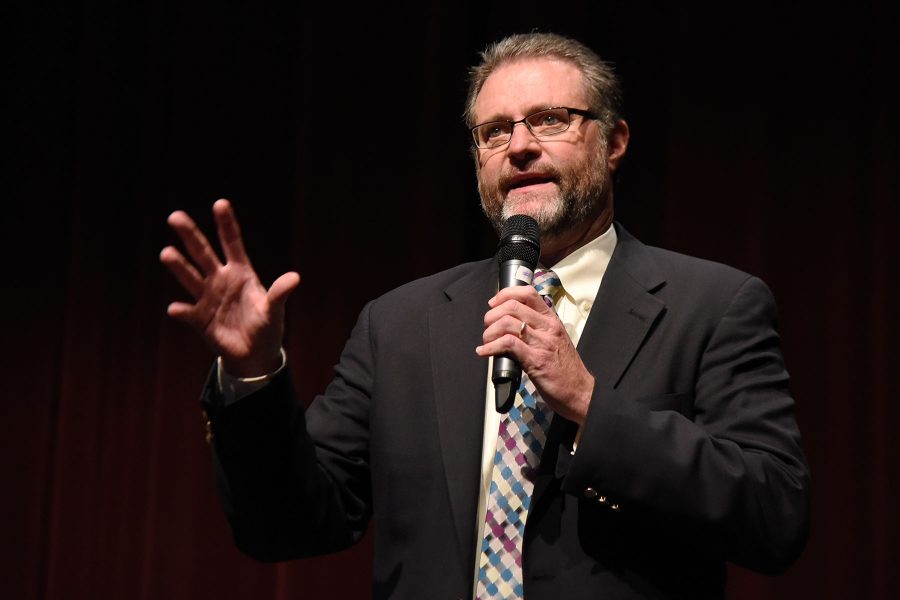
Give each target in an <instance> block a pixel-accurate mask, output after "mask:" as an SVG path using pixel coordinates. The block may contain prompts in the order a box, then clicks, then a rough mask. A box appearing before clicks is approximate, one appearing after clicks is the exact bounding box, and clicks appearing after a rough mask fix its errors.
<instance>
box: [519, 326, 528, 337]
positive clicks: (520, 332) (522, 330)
mask: <svg viewBox="0 0 900 600" xmlns="http://www.w3.org/2000/svg"><path fill="white" fill-rule="evenodd" d="M526 326H527V323H525V321H522V326H521V327H519V339H520V340H521V339H522V334H523V333H525V327H526Z"/></svg>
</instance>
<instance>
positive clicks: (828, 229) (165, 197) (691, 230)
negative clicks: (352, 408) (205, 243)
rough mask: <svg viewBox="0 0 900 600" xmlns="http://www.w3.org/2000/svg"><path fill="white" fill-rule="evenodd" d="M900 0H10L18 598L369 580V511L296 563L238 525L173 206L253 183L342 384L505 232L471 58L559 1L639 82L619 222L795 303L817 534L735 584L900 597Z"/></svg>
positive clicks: (271, 590)
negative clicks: (375, 310) (430, 277)
mask: <svg viewBox="0 0 900 600" xmlns="http://www.w3.org/2000/svg"><path fill="white" fill-rule="evenodd" d="M891 6H892V3H889V2H878V1H869V2H853V3H850V2H847V3H846V4H828V3H821V2H812V1H803V2H793V3H792V2H782V3H774V2H755V3H739V2H736V3H724V2H723V3H719V4H709V5H698V4H675V3H664V2H660V3H647V2H631V3H627V2H613V3H602V2H583V1H569V2H564V3H563V2H516V3H510V4H499V3H498V4H486V3H480V2H466V1H460V2H455V3H452V4H451V3H438V2H432V1H423V2H420V3H418V4H416V5H411V6H408V7H403V8H399V7H391V6H388V5H386V4H379V5H377V6H372V5H369V6H368V7H364V8H359V7H351V6H350V5H349V4H344V3H339V2H326V3H319V4H308V5H304V6H300V5H299V4H297V5H293V6H290V7H288V6H286V5H280V4H271V3H267V2H256V3H253V4H252V6H251V5H250V4H249V3H247V4H243V3H237V2H220V1H216V2H213V1H210V0H207V1H201V2H186V1H183V0H182V1H175V0H160V1H158V2H152V3H144V4H134V3H122V2H99V1H96V2H95V1H82V2H43V3H39V2H27V3H26V2H22V3H19V4H6V5H5V7H4V8H3V9H2V10H3V12H4V15H5V16H4V18H3V21H4V23H5V24H6V26H7V27H6V28H7V30H8V31H7V33H6V34H5V35H4V36H3V37H4V41H3V43H4V48H5V49H4V52H3V55H4V62H5V65H4V67H5V68H4V71H5V73H6V75H5V77H4V80H5V87H6V88H7V92H6V94H5V96H6V98H7V101H8V102H7V107H6V110H5V115H4V117H5V118H4V131H5V133H4V135H3V139H4V142H5V144H4V145H6V146H7V158H6V159H4V161H3V180H4V190H5V191H4V193H3V199H2V200H3V204H2V205H3V210H2V229H3V230H2V240H3V245H4V247H3V248H2V254H0V256H2V257H3V259H4V260H3V267H4V269H3V275H4V277H3V278H2V281H3V293H2V297H3V306H4V309H3V315H4V317H5V319H4V322H5V324H4V328H3V330H4V333H3V344H2V346H0V347H2V348H3V352H4V356H3V359H2V363H0V364H2V365H3V369H4V373H3V375H2V382H3V383H2V387H3V388H4V398H3V400H2V402H0V406H2V412H0V427H2V431H0V439H2V440H3V451H2V453H0V456H2V463H0V467H2V472H0V475H2V482H3V483H2V493H0V511H2V513H0V514H2V515H3V522H4V523H3V532H2V537H0V540H2V541H0V544H2V549H3V555H2V557H0V565H2V566H0V569H2V572H0V595H2V596H3V597H5V598H41V599H44V598H47V599H51V598H52V599H57V598H65V599H80V598H85V599H87V598H90V599H104V598H135V599H139V598H146V599H155V598H166V599H188V598H190V599H193V598H205V597H219V598H241V599H243V598H246V599H249V598H254V599H257V598H261V599H267V598H271V599H288V598H290V599H295V598H324V597H327V598H365V597H367V596H368V594H369V591H368V590H369V577H370V566H369V562H370V551H371V542H370V540H369V539H367V540H366V541H365V542H363V543H362V544H361V545H360V546H359V547H357V548H355V549H353V550H350V551H348V552H346V553H343V554H341V555H338V556H333V557H325V558H320V559H315V560H309V561H304V562H293V563H286V564H281V565H277V566H275V565H262V564H258V563H256V562H254V561H252V560H251V559H249V558H246V557H243V556H241V555H240V554H239V553H238V552H237V551H236V550H235V549H234V547H233V545H232V543H231V540H230V534H229V532H228V529H227V525H226V523H225V520H224V517H223V515H222V514H221V512H220V510H219V507H218V505H217V502H216V499H215V496H214V491H213V485H212V473H211V468H210V462H209V457H208V452H207V448H206V446H205V444H204V442H203V423H202V420H201V417H200V410H199V405H198V402H197V396H198V393H199V390H200V386H201V384H202V382H203V379H204V376H205V373H206V370H207V369H208V367H209V364H210V362H211V358H212V357H211V355H210V353H209V352H208V350H206V349H205V348H204V347H203V346H202V344H201V342H200V341H198V339H197V338H196V337H195V336H194V334H193V333H192V332H190V331H189V330H187V329H186V328H185V327H183V326H181V325H179V324H177V323H174V322H171V321H170V320H168V319H167V318H166V316H165V306H166V304H167V303H168V302H169V301H171V300H173V299H180V298H184V294H183V293H182V292H181V291H180V290H179V289H178V287H177V285H176V284H175V282H174V281H173V280H172V279H171V277H169V276H168V274H167V273H166V272H164V270H163V269H162V268H161V267H160V265H159V264H158V261H157V254H158V252H159V250H160V249H161V248H162V247H163V246H164V245H166V244H168V243H171V242H172V236H171V235H170V233H169V232H168V231H167V229H166V227H165V218H166V215H167V214H168V213H170V212H171V211H172V210H174V209H176V208H182V209H186V210H188V211H189V212H190V213H191V214H192V215H194V216H195V217H197V219H198V220H199V221H200V222H201V224H202V225H203V227H204V228H206V230H207V231H210V230H211V218H210V213H209V207H210V205H211V204H212V202H213V201H214V200H215V199H216V198H219V197H228V198H231V199H232V200H233V201H234V204H235V206H236V209H237V212H238V216H239V218H240V219H241V221H242V223H243V226H244V230H245V234H246V243H247V246H248V248H249V251H250V253H251V256H252V257H253V258H254V262H255V264H256V266H257V268H258V270H259V272H260V274H261V276H262V278H263V280H264V281H265V282H271V281H272V280H273V279H274V278H275V277H277V276H278V275H279V274H280V273H282V272H284V271H286V270H289V269H296V270H299V271H300V272H301V273H302V275H303V283H302V284H301V288H300V290H299V292H298V293H297V294H296V295H295V296H294V297H293V299H292V300H291V302H290V304H289V334H288V339H287V343H286V346H287V349H288V353H289V356H290V357H291V360H292V363H293V364H294V365H295V370H296V373H297V380H298V381H297V384H298V386H299V387H300V389H301V390H302V391H303V392H304V393H305V394H307V395H311V394H313V393H315V392H316V391H318V390H321V389H322V388H323V387H324V384H325V383H326V382H327V380H328V379H329V377H330V367H331V365H332V364H333V363H334V362H335V361H336V359H337V356H338V353H339V352H340V349H341V347H342V345H343V342H344V339H345V338H346V336H347V334H348V333H349V330H350V327H351V325H352V323H353V321H354V320H355V317H356V314H357V312H358V310H359V309H360V308H361V307H362V305H363V304H364V302H365V301H366V300H368V299H370V298H372V297H374V296H376V295H378V294H380V293H382V292H383V291H385V290H387V289H389V288H391V287H394V286H396V285H398V284H400V283H402V282H404V281H407V280H409V279H412V278H415V277H419V276H422V275H425V274H428V273H432V272H434V271H437V270H440V269H442V268H445V267H449V266H451V265H454V264H457V263H459V262H460V261H464V260H472V259H478V258H483V257H485V256H488V255H490V254H491V253H492V248H493V245H494V243H495V238H494V237H493V233H492V232H491V231H490V229H489V227H488V226H487V224H486V222H485V221H484V219H483V217H482V216H481V215H480V209H479V206H478V199H477V194H476V190H475V184H474V176H473V166H472V164H471V160H470V158H469V156H468V149H467V145H466V144H467V132H466V131H465V128H464V127H463V125H462V123H461V119H460V114H461V112H462V106H463V99H464V93H465V86H464V78H465V74H466V69H467V66H468V65H470V64H472V63H473V62H475V61H476V59H477V55H476V53H477V51H478V50H479V49H480V48H482V47H483V46H484V45H485V44H486V43H487V42H489V41H491V40H494V39H496V38H498V37H500V36H502V35H505V34H508V33H513V32H518V31H528V30H530V29H532V28H534V27H538V28H540V29H541V30H544V31H547V30H550V31H556V32H560V33H565V34H569V35H573V36H575V37H577V38H580V39H581V40H583V41H585V42H586V43H588V44H589V45H591V46H592V47H593V48H595V49H596V50H597V51H598V52H599V53H600V54H601V55H602V56H604V57H605V58H606V59H608V60H610V61H613V62H614V63H615V65H616V67H617V70H618V72H619V73H620V75H621V77H622V79H623V81H624V85H625V90H626V111H627V118H628V120H629V122H630V124H631V130H632V133H633V137H632V140H631V148H630V151H629V156H628V159H627V161H626V164H625V167H624V169H623V170H622V172H621V174H620V176H619V181H618V186H617V190H616V200H617V215H618V217H619V219H620V220H621V221H622V222H623V223H624V224H625V225H626V226H627V227H628V228H629V229H630V230H631V231H632V233H634V234H636V235H637V236H638V237H640V238H641V239H643V240H644V241H645V242H647V243H650V244H654V245H661V246H665V247H668V248H671V249H674V250H678V251H681V252H685V253H689V254H694V255H698V256H702V257H705V258H709V259H712V260H717V261H722V262H726V263H730V264H732V265H735V266H737V267H739V268H742V269H744V270H747V271H750V272H752V273H754V274H756V275H759V276H760V277H762V278H763V279H764V280H765V281H766V282H767V283H769V285H770V286H771V287H772V289H773V290H774V292H775V295H776V298H777V299H778V301H779V306H780V314H781V333H782V337H783V347H784V352H785V355H786V358H787V363H788V367H789V369H790V371H791V374H792V378H793V379H792V389H793V391H794V394H795V396H796V399H797V412H798V420H799V422H800V426H801V430H802V432H803V435H804V447H805V449H806V451H807V453H808V456H809V460H810V463H811V467H812V472H813V478H814V479H813V481H814V489H813V492H814V494H813V527H812V536H811V538H810V541H809V544H808V546H807V549H806V551H805V553H804V554H803V556H802V558H801V559H800V561H799V562H798V564H797V565H796V566H795V567H794V568H793V569H792V570H791V571H789V572H788V573H787V574H786V575H784V576H781V577H777V578H767V577H761V576H757V575H753V574H750V573H747V572H745V571H743V570H740V569H737V568H735V569H733V571H732V577H731V581H730V583H729V589H730V592H731V597H733V598H738V599H751V598H754V599H755V598H771V599H775V598H782V599H786V598H796V597H801V596H802V597H813V598H834V599H838V598H850V597H858V598H889V597H895V596H893V594H894V593H896V592H897V589H898V587H900V586H898V574H897V565H898V563H900V541H898V534H900V530H898V517H897V511H896V506H897V505H898V504H900V489H898V482H897V471H898V464H900V461H898V459H900V442H898V440H897V439H896V438H895V436H894V435H893V434H894V428H895V426H896V425H895V423H896V422H897V420H898V417H900V414H898V412H900V410H898V402H897V400H898V393H897V391H896V385H895V384H894V380H895V375H892V373H894V374H895V370H896V365H897V359H898V352H897V349H896V343H897V339H898V334H900V331H898V329H900V318H898V315H897V310H896V309H895V308H894V300H895V298H897V291H898V290H897V273H896V271H897V267H896V265H897V264H898V260H897V259H898V250H897V245H896V243H895V242H894V239H893V238H894V234H895V233H896V232H897V230H898V225H900V218H898V217H900V214H898V212H900V211H898V204H897V201H898V199H900V195H898V190H900V186H898V175H897V167H896V165H897V162H898V159H900V127H898V117H897V107H898V106H900V95H898V87H897V72H898V69H900V61H898V51H897V39H898V35H897V30H898V29H897V23H896V20H895V18H894V17H895V16H896V15H895V14H893V12H894V11H893V8H891ZM347 271H351V272H352V277H336V276H335V274H336V273H342V272H347ZM347 281H352V283H347ZM436 584H437V585H439V582H436ZM892 592H893V593H892ZM436 594H438V590H437V589H436Z"/></svg>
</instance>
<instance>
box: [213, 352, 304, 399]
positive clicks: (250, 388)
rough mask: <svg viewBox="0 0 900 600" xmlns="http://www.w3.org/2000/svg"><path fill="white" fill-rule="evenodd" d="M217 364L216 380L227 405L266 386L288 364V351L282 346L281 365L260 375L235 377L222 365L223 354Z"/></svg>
mask: <svg viewBox="0 0 900 600" xmlns="http://www.w3.org/2000/svg"><path fill="white" fill-rule="evenodd" d="M216 365H217V369H216V371H217V374H216V381H217V383H218V385H219V392H220V393H221V394H222V399H223V400H224V401H225V406H228V405H230V404H234V403H235V402H237V401H238V400H240V399H241V398H246V397H247V396H249V395H250V394H252V393H253V392H258V391H259V390H261V389H263V388H264V387H266V386H267V385H268V384H269V382H270V381H272V379H274V378H275V376H276V375H278V374H279V373H281V371H283V370H284V367H285V366H286V365H287V353H286V352H285V351H284V348H281V366H279V367H278V368H277V369H275V370H274V371H272V372H271V373H268V374H266V375H260V376H258V377H235V376H234V375H231V374H229V373H228V372H227V371H226V370H225V367H223V366H222V357H221V356H220V357H219V358H218V359H217V360H216Z"/></svg>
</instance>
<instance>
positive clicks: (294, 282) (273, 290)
mask: <svg viewBox="0 0 900 600" xmlns="http://www.w3.org/2000/svg"><path fill="white" fill-rule="evenodd" d="M298 285H300V273H297V272H295V271H290V272H288V273H285V274H284V275H282V276H281V277H279V278H278V279H276V280H275V282H274V283H273V284H272V286H271V287H270V288H269V291H268V292H266V296H267V297H268V299H269V303H270V304H271V305H272V306H275V307H278V308H281V307H282V306H284V303H285V302H287V299H288V296H290V295H291V292H293V291H294V290H296V289H297V286H298Z"/></svg>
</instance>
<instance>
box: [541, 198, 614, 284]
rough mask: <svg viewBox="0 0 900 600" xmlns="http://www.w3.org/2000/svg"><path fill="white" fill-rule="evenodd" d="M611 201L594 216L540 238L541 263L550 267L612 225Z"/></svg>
mask: <svg viewBox="0 0 900 600" xmlns="http://www.w3.org/2000/svg"><path fill="white" fill-rule="evenodd" d="M612 222H613V210H612V203H610V204H609V205H608V206H606V207H605V208H604V209H603V210H601V211H600V214H598V215H596V217H595V218H593V219H590V220H587V221H585V222H584V223H581V224H579V225H578V226H576V227H572V228H571V229H568V230H567V231H564V232H562V233H560V234H558V235H555V236H553V237H550V238H548V239H547V240H541V264H543V265H544V266H545V267H547V268H550V267H552V266H553V265H555V264H556V263H558V262H559V261H561V260H562V259H564V258H565V257H567V256H568V255H570V254H572V253H573V252H575V251H576V250H578V249H579V248H581V247H582V246H584V245H585V244H587V243H588V242H590V241H591V240H595V239H597V238H598V237H600V236H601V235H603V234H604V233H606V230H607V229H609V228H610V227H611V226H612Z"/></svg>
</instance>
